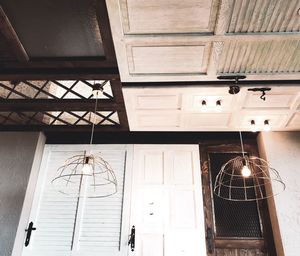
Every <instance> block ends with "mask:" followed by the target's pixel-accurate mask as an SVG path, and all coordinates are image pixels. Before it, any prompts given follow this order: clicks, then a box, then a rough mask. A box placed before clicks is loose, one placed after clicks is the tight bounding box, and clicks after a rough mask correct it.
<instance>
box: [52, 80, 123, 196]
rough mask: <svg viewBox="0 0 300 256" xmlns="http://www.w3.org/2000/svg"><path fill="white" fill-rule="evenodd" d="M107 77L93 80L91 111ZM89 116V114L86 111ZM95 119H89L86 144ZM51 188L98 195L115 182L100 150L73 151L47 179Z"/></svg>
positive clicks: (114, 189)
mask: <svg viewBox="0 0 300 256" xmlns="http://www.w3.org/2000/svg"><path fill="white" fill-rule="evenodd" d="M106 83H107V81H105V82H103V83H102V84H100V83H95V84H94V86H93V91H92V94H93V96H94V97H95V98H96V101H95V109H94V114H96V112H97V103H98V97H99V96H100V94H101V93H102V92H103V86H104V85H105V84H106ZM90 119H91V115H90ZM94 129H95V122H92V129H91V137H90V145H92V143H93V137H94ZM51 183H52V185H53V186H54V188H55V189H56V190H57V191H59V192H61V193H62V194H65V195H68V196H71V197H87V198H102V197H108V196H111V195H114V194H115V193H117V188H118V183H117V178H116V175H115V173H114V171H113V169H112V167H111V166H110V164H109V163H108V162H107V161H105V160H104V159H103V157H102V156H101V154H100V153H97V154H87V152H86V151H84V153H83V154H79V155H74V156H72V157H70V158H68V159H67V160H66V161H65V163H64V164H63V165H62V166H61V167H59V168H58V170H57V174H56V177H54V178H53V179H52V181H51Z"/></svg>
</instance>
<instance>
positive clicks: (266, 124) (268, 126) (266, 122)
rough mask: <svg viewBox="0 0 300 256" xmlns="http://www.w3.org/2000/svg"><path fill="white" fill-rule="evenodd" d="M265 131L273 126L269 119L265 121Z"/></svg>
mask: <svg viewBox="0 0 300 256" xmlns="http://www.w3.org/2000/svg"><path fill="white" fill-rule="evenodd" d="M264 131H265V132H269V131H271V126H270V123H269V120H265V121H264Z"/></svg>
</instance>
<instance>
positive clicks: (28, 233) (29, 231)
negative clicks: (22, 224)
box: [25, 221, 36, 247]
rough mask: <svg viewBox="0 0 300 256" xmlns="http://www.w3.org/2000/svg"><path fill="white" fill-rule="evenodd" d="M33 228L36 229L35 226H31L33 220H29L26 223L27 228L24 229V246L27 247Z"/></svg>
mask: <svg viewBox="0 0 300 256" xmlns="http://www.w3.org/2000/svg"><path fill="white" fill-rule="evenodd" d="M33 230H36V228H34V227H33V222H32V221H31V222H30V223H29V225H28V229H25V231H26V232H27V235H26V239H25V247H27V246H28V245H29V243H30V237H31V232H32V231H33Z"/></svg>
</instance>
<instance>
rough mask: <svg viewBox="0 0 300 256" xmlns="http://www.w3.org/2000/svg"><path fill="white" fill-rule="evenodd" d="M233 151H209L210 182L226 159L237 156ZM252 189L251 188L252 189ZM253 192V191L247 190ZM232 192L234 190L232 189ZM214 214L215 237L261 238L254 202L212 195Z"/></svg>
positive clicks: (213, 180)
mask: <svg viewBox="0 0 300 256" xmlns="http://www.w3.org/2000/svg"><path fill="white" fill-rule="evenodd" d="M238 155H239V154H235V153H211V154H209V159H210V170H211V179H212V184H214V182H215V179H216V176H217V174H218V172H219V170H220V169H221V166H222V165H223V164H224V163H226V162H227V161H228V160H230V159H232V158H234V157H236V156H238ZM252 190H253V189H252ZM249 192H251V193H253V194H254V193H255V191H254V190H253V191H249ZM232 193H234V191H232ZM213 201H214V214H215V226H216V237H226V238H235V237H236V238H243V237H244V238H247V237H249V238H250V237H251V238H261V237H262V231H261V225H260V219H259V214H258V209H257V203H256V202H255V201H254V202H233V201H228V200H224V199H222V198H219V197H217V196H215V195H214V197H213Z"/></svg>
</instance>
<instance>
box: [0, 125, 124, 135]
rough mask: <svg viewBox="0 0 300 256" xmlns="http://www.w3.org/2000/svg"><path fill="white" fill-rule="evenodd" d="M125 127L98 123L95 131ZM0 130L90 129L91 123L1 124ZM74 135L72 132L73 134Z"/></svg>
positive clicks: (86, 130) (57, 130)
mask: <svg viewBox="0 0 300 256" xmlns="http://www.w3.org/2000/svg"><path fill="white" fill-rule="evenodd" d="M127 130H128V129H127V128H126V127H123V126H121V125H98V126H95V132H97V131H98V132H100V131H101V132H102V131H106V132H114V131H127ZM0 131H43V132H61V133H64V134H65V132H71V131H82V132H89V133H90V131H91V125H1V126H0ZM73 136H74V134H73Z"/></svg>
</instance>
